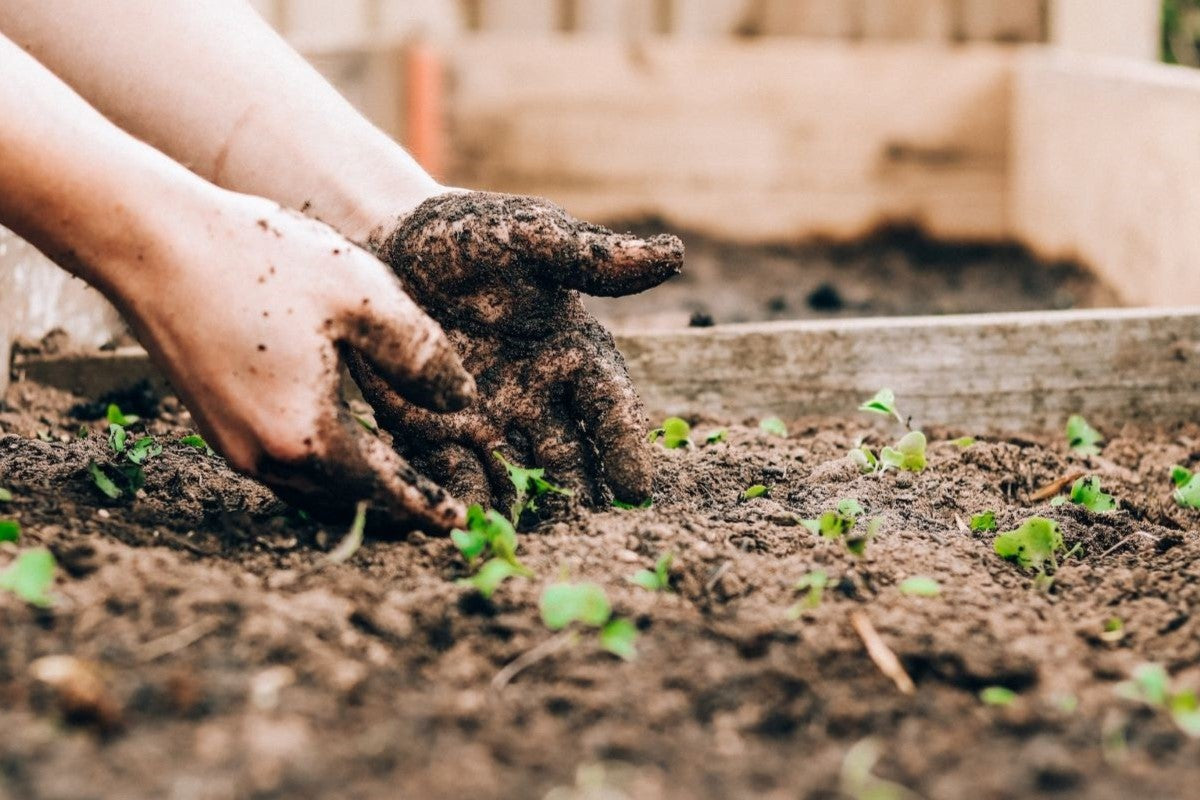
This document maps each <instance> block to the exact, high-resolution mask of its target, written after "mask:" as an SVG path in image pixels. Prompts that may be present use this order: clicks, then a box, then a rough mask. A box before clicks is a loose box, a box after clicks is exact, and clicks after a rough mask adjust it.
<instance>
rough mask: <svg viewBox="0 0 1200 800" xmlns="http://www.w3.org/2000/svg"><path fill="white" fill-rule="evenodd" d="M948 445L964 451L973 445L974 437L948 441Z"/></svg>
mask: <svg viewBox="0 0 1200 800" xmlns="http://www.w3.org/2000/svg"><path fill="white" fill-rule="evenodd" d="M950 444H952V445H954V446H955V447H957V448H959V449H960V450H966V449H967V448H968V447H970V446H971V445H973V444H975V437H974V436H960V437H958V438H957V439H952V440H951V441H950Z"/></svg>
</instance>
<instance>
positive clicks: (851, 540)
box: [797, 498, 882, 556]
mask: <svg viewBox="0 0 1200 800" xmlns="http://www.w3.org/2000/svg"><path fill="white" fill-rule="evenodd" d="M862 513H863V507H862V506H861V505H860V504H859V502H858V501H857V500H855V499H853V498H846V499H844V500H840V501H838V504H837V508H835V509H834V510H832V511H826V512H825V513H823V514H822V515H821V516H819V517H817V518H816V519H800V520H797V522H799V523H800V524H801V525H803V526H804V527H806V528H808V529H809V530H810V531H812V532H813V533H816V534H819V535H821V536H823V537H824V538H826V539H841V540H842V542H843V543H844V544H845V545H846V549H847V550H849V551H850V552H851V553H853V554H854V555H856V556H861V555H862V554H863V553H864V552H866V549H867V543H868V542H869V541H870V540H871V539H873V538H875V534H876V533H877V532H878V531H879V526H880V524H881V523H882V520H880V519H879V518H875V519H872V520H871V521H870V522H869V523H868V524H867V527H866V530H865V531H862V530H861V529H859V532H858V533H855V532H854V531H855V528H856V526H857V524H858V518H859V516H861V515H862Z"/></svg>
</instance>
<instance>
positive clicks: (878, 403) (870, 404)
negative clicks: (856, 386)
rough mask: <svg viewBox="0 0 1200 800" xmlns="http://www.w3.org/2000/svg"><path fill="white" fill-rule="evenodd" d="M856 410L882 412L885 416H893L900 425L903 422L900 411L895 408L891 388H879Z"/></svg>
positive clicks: (893, 393) (894, 399) (894, 397)
mask: <svg viewBox="0 0 1200 800" xmlns="http://www.w3.org/2000/svg"><path fill="white" fill-rule="evenodd" d="M858 410H859V411H869V412H871V413H872V414H882V415H883V416H885V417H895V418H896V421H897V422H899V423H900V424H901V425H903V424H904V417H902V416H900V412H899V411H897V410H896V393H895V392H893V391H892V390H891V389H880V390H879V391H878V392H876V393H875V396H874V397H872V398H871V399H870V400H868V401H867V402H865V403H863V404H862V405H861V406H859V407H858Z"/></svg>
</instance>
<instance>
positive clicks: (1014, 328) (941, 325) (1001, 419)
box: [16, 310, 1200, 432]
mask: <svg viewBox="0 0 1200 800" xmlns="http://www.w3.org/2000/svg"><path fill="white" fill-rule="evenodd" d="M617 338H618V345H619V346H620V348H621V350H622V352H624V353H625V356H626V359H627V361H628V363H629V368H630V372H631V373H632V375H633V377H634V380H635V382H636V383H637V385H638V387H639V389H640V390H641V392H642V396H643V397H644V398H645V400H646V404H647V406H648V407H649V408H650V410H651V413H652V414H653V415H654V416H656V417H657V416H661V415H665V414H671V413H703V414H709V415H713V416H716V417H721V418H729V419H744V418H760V417H763V416H766V415H769V414H777V415H780V416H783V417H785V418H795V417H801V416H807V415H815V414H834V415H844V414H847V413H851V412H852V411H853V410H854V409H855V408H857V406H858V404H859V403H860V402H862V401H863V400H864V399H866V398H867V397H870V396H871V395H872V394H874V393H875V391H877V390H878V389H880V388H882V387H885V386H888V387H891V388H892V389H894V390H895V391H896V393H897V395H898V396H899V397H901V398H902V400H903V409H904V411H905V413H907V414H911V415H912V416H913V420H914V422H915V423H916V424H918V425H926V424H943V425H956V426H963V427H964V428H968V429H972V430H978V431H980V432H983V431H986V430H1006V429H1007V430H1042V429H1052V428H1058V427H1059V426H1060V425H1062V424H1063V422H1064V421H1065V420H1066V418H1067V416H1069V415H1070V414H1072V413H1076V412H1081V413H1084V414H1088V415H1090V416H1091V417H1092V418H1093V421H1095V422H1097V423H1105V424H1107V425H1116V424H1120V423H1121V422H1124V421H1132V420H1138V421H1143V422H1145V421H1151V422H1164V423H1165V422H1176V421H1181V420H1194V419H1197V418H1200V310H1189V311H1148V310H1102V311H1078V312H1044V313H1016V314H986V315H975V316H953V317H910V318H901V319H870V320H868V319H863V320H840V321H832V322H773V323H761V324H750V325H730V326H724V327H717V328H707V329H689V330H681V331H676V332H667V333H650V334H632V333H628V334H624V335H621V336H618V337H617ZM16 370H17V372H18V374H19V375H23V376H24V377H26V378H28V379H31V380H37V381H40V382H43V383H48V384H51V385H55V386H60V387H63V388H68V389H72V390H75V391H81V392H82V393H84V394H86V395H90V396H98V395H100V394H102V393H103V392H105V391H108V390H111V389H113V388H117V387H119V386H123V385H128V384H129V383H132V382H135V381H137V380H139V379H141V378H153V377H154V375H155V373H154V371H153V369H152V368H151V365H150V362H149V360H148V359H147V358H146V356H145V353H143V352H142V351H140V350H137V349H131V350H123V351H118V352H114V353H100V354H97V355H95V356H89V357H70V358H63V357H57V358H55V357H38V358H28V357H26V358H23V359H21V360H20V361H19V362H18V363H17V365H16Z"/></svg>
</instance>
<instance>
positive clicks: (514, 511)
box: [492, 452, 575, 525]
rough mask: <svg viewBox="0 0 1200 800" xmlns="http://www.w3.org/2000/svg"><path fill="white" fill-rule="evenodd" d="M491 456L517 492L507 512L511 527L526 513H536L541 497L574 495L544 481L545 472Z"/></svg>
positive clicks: (500, 456) (501, 456) (499, 456)
mask: <svg viewBox="0 0 1200 800" xmlns="http://www.w3.org/2000/svg"><path fill="white" fill-rule="evenodd" d="M492 455H493V456H495V457H496V459H497V460H498V461H499V462H500V463H501V464H503V465H504V469H505V470H506V471H507V472H508V479H509V480H510V481H512V485H513V486H514V487H515V488H516V490H517V497H516V499H515V500H513V504H512V508H511V509H510V510H509V519H511V520H512V523H513V525H516V524H517V521H518V520H520V519H521V515H522V514H524V513H525V512H526V511H532V512H534V513H537V510H538V500H540V499H541V498H542V497H545V496H546V495H548V494H561V495H564V496H566V497H570V496H571V495H573V494H575V493H574V492H572V491H571V490H570V489H564V488H562V487H561V486H555V485H554V484H553V483H551V482H550V481H548V480H546V478H545V475H546V470H544V469H542V468H540V467H539V468H535V469H530V468H526V467H518V466H517V465H516V464H513V463H510V462H509V461H508V460H507V459H506V458H505V457H504V456H503V455H501V454H500V453H499V452H495V453H492Z"/></svg>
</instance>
